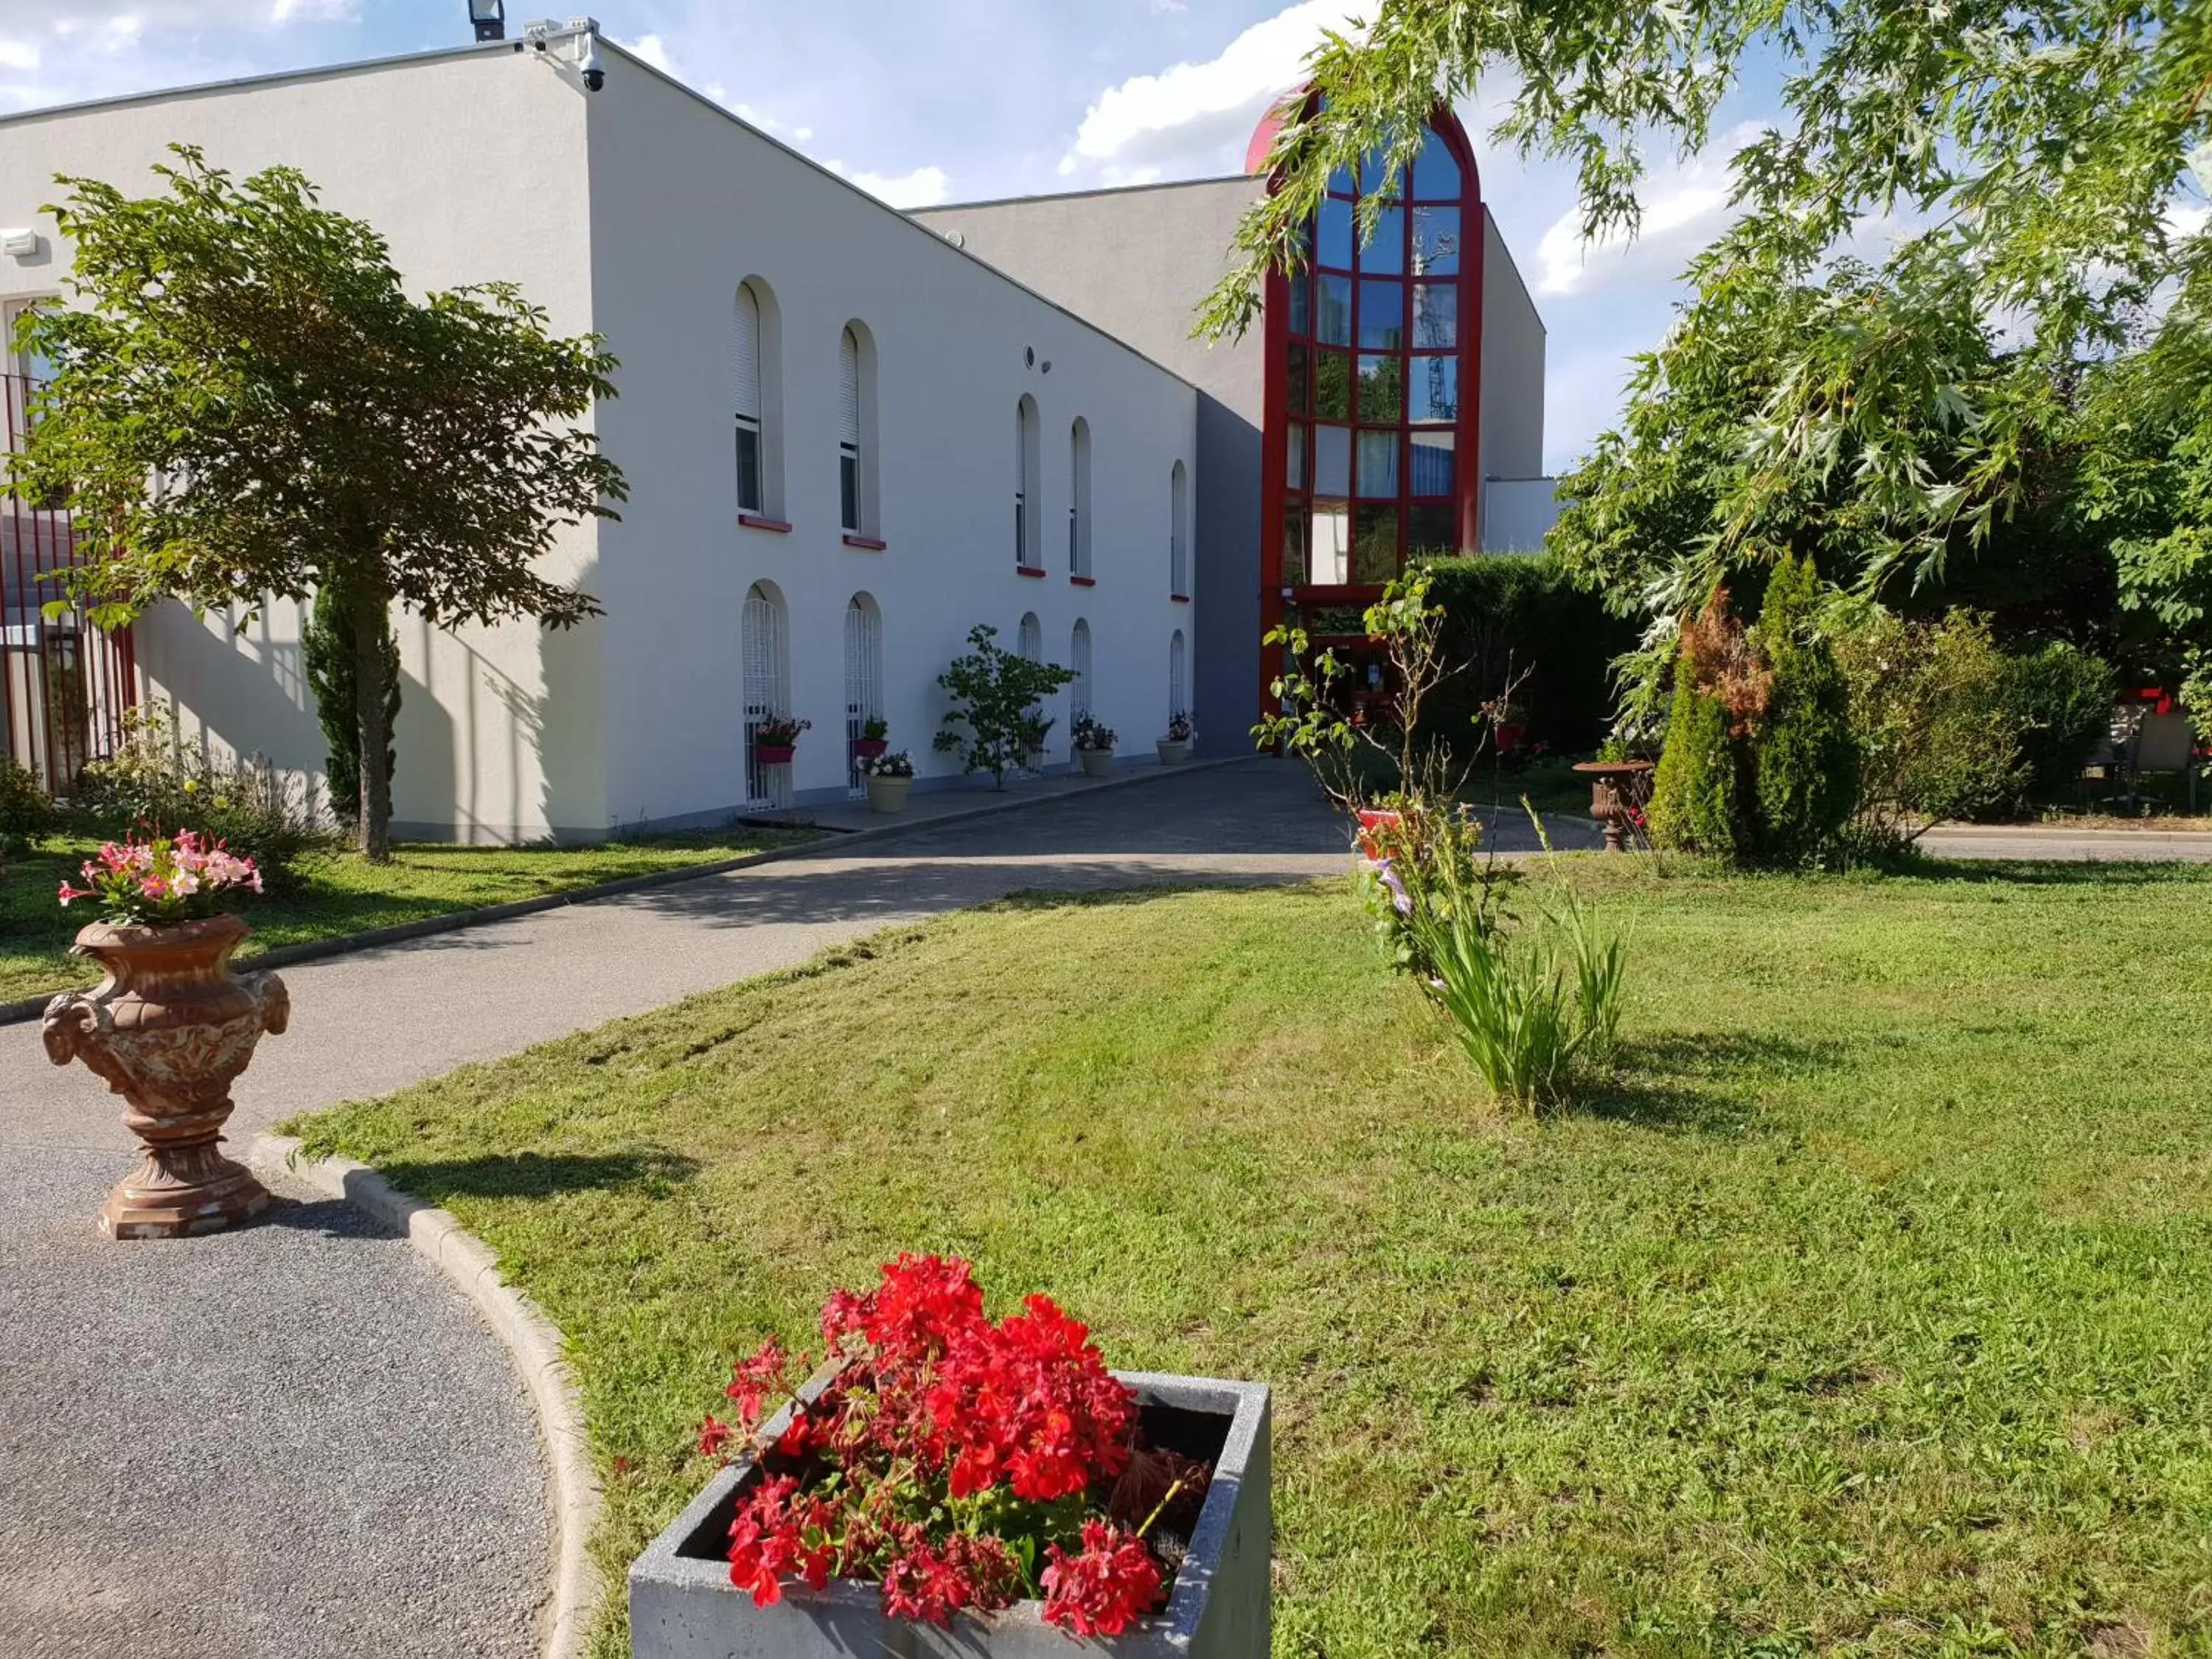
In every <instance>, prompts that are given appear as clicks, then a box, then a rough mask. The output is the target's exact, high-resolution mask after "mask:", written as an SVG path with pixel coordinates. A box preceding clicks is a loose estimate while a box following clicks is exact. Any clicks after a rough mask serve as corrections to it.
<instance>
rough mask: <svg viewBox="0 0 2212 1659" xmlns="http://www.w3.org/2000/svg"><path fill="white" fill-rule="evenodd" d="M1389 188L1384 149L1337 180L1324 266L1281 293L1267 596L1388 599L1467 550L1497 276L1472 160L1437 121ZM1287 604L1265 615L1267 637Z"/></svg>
mask: <svg viewBox="0 0 2212 1659" xmlns="http://www.w3.org/2000/svg"><path fill="white" fill-rule="evenodd" d="M1385 173H1386V168H1385V166H1384V162H1383V156H1382V155H1381V154H1380V153H1379V152H1377V153H1376V154H1374V155H1370V157H1369V158H1368V159H1367V161H1366V162H1365V163H1364V165H1363V166H1361V167H1359V169H1358V178H1357V179H1354V177H1353V176H1352V173H1349V172H1346V171H1342V170H1340V171H1339V172H1337V173H1334V174H1333V175H1331V177H1330V179H1329V180H1328V191H1327V193H1326V194H1325V195H1324V196H1323V197H1322V202H1321V205H1320V208H1319V210H1317V212H1316V215H1315V216H1314V220H1313V222H1312V226H1311V228H1310V235H1311V243H1310V247H1311V252H1312V261H1311V264H1312V269H1311V270H1310V271H1308V272H1300V273H1297V274H1296V275H1293V276H1284V277H1278V278H1274V279H1272V281H1271V285H1270V289H1269V305H1270V307H1271V308H1272V307H1274V306H1275V305H1276V304H1277V303H1278V301H1279V303H1280V307H1281V312H1282V316H1281V323H1280V327H1279V331H1275V332H1274V333H1273V338H1274V339H1275V340H1277V341H1278V342H1279V344H1277V345H1276V346H1275V347H1274V348H1273V350H1274V351H1275V352H1276V353H1277V354H1279V355H1277V356H1271V357H1270V360H1269V362H1268V364H1267V378H1268V398H1267V408H1268V410H1270V415H1269V419H1268V428H1267V446H1268V450H1269V454H1268V458H1267V475H1268V477H1269V478H1270V479H1271V480H1273V479H1274V478H1276V477H1279V478H1280V480H1281V488H1280V489H1279V490H1271V491H1270V493H1269V497H1268V500H1267V502H1266V504H1265V511H1266V515H1267V520H1268V523H1267V551H1266V554H1265V566H1264V572H1265V575H1264V579H1263V582H1262V588H1263V592H1265V593H1267V594H1268V595H1279V593H1280V592H1281V590H1282V589H1284V588H1286V587H1288V588H1298V587H1343V586H1351V587H1358V588H1367V589H1373V588H1376V587H1379V586H1381V585H1382V584H1383V583H1384V582H1387V581H1389V580H1391V579H1392V578H1393V577H1395V575H1396V574H1398V572H1399V571H1400V570H1401V569H1402V568H1404V567H1405V564H1406V562H1407V560H1408V558H1409V557H1411V556H1413V555H1414V554H1417V553H1421V552H1427V551H1434V550H1451V551H1456V550H1458V549H1459V548H1460V547H1461V545H1462V539H1463V536H1465V535H1468V534H1471V533H1472V528H1473V526H1474V501H1475V490H1476V488H1477V484H1478V480H1477V479H1476V478H1475V477H1474V470H1475V469H1474V445H1475V436H1476V431H1475V423H1474V408H1473V404H1474V390H1475V386H1474V371H1475V359H1474V356H1473V343H1474V337H1475V336H1476V335H1477V334H1478V333H1479V331H1480V330H1479V319H1480V314H1481V313H1480V284H1481V276H1482V264H1481V238H1482V204H1481V198H1480V191H1479V190H1478V189H1477V186H1476V180H1475V175H1474V168H1473V152H1472V151H1471V150H1470V149H1468V146H1467V143H1466V135H1465V134H1464V133H1463V132H1462V131H1460V128H1459V125H1458V123H1457V121H1456V120H1455V119H1454V118H1453V117H1452V115H1451V113H1450V112H1449V110H1439V111H1438V112H1437V115H1436V117H1435V118H1434V120H1433V121H1432V123H1431V126H1430V127H1429V129H1428V131H1427V132H1426V134H1425V140H1424V144H1423V148H1422V149H1421V151H1420V153H1419V155H1417V156H1416V157H1415V158H1414V161H1413V165H1412V167H1410V169H1408V170H1407V172H1405V173H1402V174H1401V176H1400V177H1398V178H1395V179H1389V178H1386V177H1385ZM1370 206H1371V208H1372V210H1373V214H1374V234H1373V235H1372V237H1371V238H1370V239H1369V240H1367V241H1366V242H1365V243H1364V245H1363V244H1362V242H1361V240H1360V234H1359V224H1360V220H1359V216H1360V214H1361V212H1362V210H1363V209H1364V207H1370ZM1271 314H1272V309H1271ZM1272 326H1273V325H1271V327H1272ZM1463 382H1464V391H1465V393H1466V396H1465V398H1464V400H1463V399H1462V383H1463ZM1278 387H1279V388H1280V392H1279V393H1278V392H1277V390H1276V389H1277V388H1278ZM1277 411H1279V412H1277ZM1347 597H1350V596H1347ZM1278 607H1279V599H1269V600H1267V601H1265V602H1263V612H1264V614H1263V617H1262V625H1263V626H1265V625H1267V623H1269V622H1271V621H1273V620H1275V619H1277V617H1276V611H1277V608H1278Z"/></svg>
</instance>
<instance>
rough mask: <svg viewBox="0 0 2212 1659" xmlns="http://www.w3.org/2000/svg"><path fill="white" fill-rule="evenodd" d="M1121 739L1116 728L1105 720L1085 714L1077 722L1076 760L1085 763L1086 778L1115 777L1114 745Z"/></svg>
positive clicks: (1084, 773) (1084, 772)
mask: <svg viewBox="0 0 2212 1659" xmlns="http://www.w3.org/2000/svg"><path fill="white" fill-rule="evenodd" d="M1119 741H1120V739H1119V738H1116V737H1115V735H1114V728H1113V727H1112V726H1108V725H1107V724H1105V722H1103V720H1093V719H1092V718H1091V716H1090V715H1088V714H1085V716H1084V717H1083V718H1082V719H1081V720H1078V721H1076V722H1075V758H1076V759H1077V760H1079V761H1080V762H1081V763H1083V775H1084V776H1085V777H1086V778H1105V777H1111V776H1112V775H1114V745H1115V743H1117V742H1119Z"/></svg>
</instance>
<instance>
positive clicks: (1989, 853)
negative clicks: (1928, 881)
mask: <svg viewBox="0 0 2212 1659" xmlns="http://www.w3.org/2000/svg"><path fill="white" fill-rule="evenodd" d="M1920 850H1921V851H1922V852H1923V853H1927V854H1930V855H1932V856H1934V857H1936V858H1942V859H2060V860H2088V861H2091V862H2096V863H2113V864H2118V863H2126V864H2147V863H2154V862H2176V863H2182V864H2208V863H2212V831H2204V830H2195V829H2067V828H2065V827H2064V826H2063V825H2061V824H2050V825H2045V824H2033V825H2021V826H2018V827H2015V826H2013V825H2010V824H1978V823H1960V824H1948V825H1946V826H1944V827H1943V828H1942V829H1930V830H1929V832H1928V833H1927V834H1926V835H1924V836H1922V837H1921V838H1920Z"/></svg>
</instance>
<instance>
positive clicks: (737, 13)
mask: <svg viewBox="0 0 2212 1659" xmlns="http://www.w3.org/2000/svg"><path fill="white" fill-rule="evenodd" d="M1358 9H1361V8H1360V6H1359V5H1358V3H1355V0H1297V3H1285V0H1085V3H1083V4H1080V5H1070V4H1067V3H1066V0H927V3H922V4H916V3H914V0H815V3H812V4H808V5H794V4H792V3H790V0H781V3H769V0H602V3H601V4H600V5H599V9H598V11H597V13H596V15H598V17H599V21H600V24H601V26H602V27H603V28H604V30H605V33H607V34H608V35H609V36H610V37H611V38H612V39H614V40H619V41H622V42H623V43H624V44H625V45H628V46H631V47H633V48H635V49H637V50H639V51H641V52H643V53H644V54H645V55H646V56H647V57H648V58H652V59H653V61H654V62H656V63H658V64H660V65H661V66H662V67H663V68H665V69H666V70H669V71H670V72H671V73H672V74H675V75H677V76H679V77H680V78H682V79H683V80H684V81H686V82H690V84H692V85H694V86H696V87H698V88H702V89H703V90H706V91H708V93H710V94H712V95H714V96H715V97H717V98H719V99H720V100H722V101H723V102H725V103H726V104H728V105H729V106H731V107H732V108H733V109H735V110H737V111H738V113H740V114H742V115H744V116H745V117H746V118H748V119H750V120H752V121H753V122H755V123H756V124H757V125H760V126H762V127H763V128H765V129H766V130H767V131H769V132H771V133H773V134H775V136H776V137H779V138H781V139H782V140H784V141H785V142H786V143H792V144H793V145H795V146H797V147H798V148H799V149H803V150H805V152H807V153H808V154H809V155H812V156H814V157H815V158H816V159H817V160H819V161H824V162H826V163H829V165H832V166H834V167H837V168H838V169H839V170H840V171H842V172H843V173H847V174H848V175H849V176H851V177H853V178H854V179H856V180H857V181H859V182H860V183H861V184H863V185H866V186H867V187H868V188H870V189H872V190H873V191H876V192H877V193H878V195H881V196H883V197H884V198H885V199H886V200H889V201H891V202H894V203H896V204H900V205H904V206H915V205H924V204H931V203H935V202H945V201H961V200H973V199H977V198H981V197H997V196H1008V195H1018V194H1027V193H1031V192H1036V191H1052V190H1068V189H1079V188H1083V187H1086V186H1091V185H1109V184H1116V183H1139V182H1145V181H1148V180H1151V179H1185V178H1203V177H1207V176H1212V175H1216V174H1220V173H1233V172H1235V171H1237V168H1238V167H1239V166H1240V165H1241V163H1242V161H1243V153H1244V146H1245V143H1246V141H1247V140H1248V139H1249V137H1250V134H1251V131H1252V128H1253V126H1254V125H1255V122H1256V121H1257V120H1258V118H1259V117H1260V115H1261V112H1262V111H1263V110H1264V109H1265V107H1266V106H1267V103H1268V102H1269V101H1270V100H1271V99H1272V97H1273V95H1274V94H1276V93H1278V92H1279V91H1280V90H1281V89H1282V88H1284V87H1285V86H1286V85H1288V84H1290V83H1291V82H1294V81H1295V80H1296V79H1297V70H1298V64H1299V61H1300V59H1301V58H1302V57H1303V55H1304V52H1306V50H1307V49H1308V48H1310V46H1312V44H1313V43H1314V41H1315V40H1316V39H1317V38H1318V35H1319V33H1320V31H1321V30H1322V28H1323V27H1331V26H1341V24H1342V23H1343V22H1344V21H1346V19H1347V18H1348V17H1350V16H1351V15H1354V14H1355V13H1356V12H1357V11H1358ZM532 15H536V14H535V12H534V11H533V10H532V9H531V8H530V7H529V6H527V5H526V4H523V5H516V6H515V7H514V9H513V10H511V11H510V13H509V19H508V22H509V28H510V32H516V33H519V32H520V24H521V22H522V21H523V20H524V19H526V18H527V17H530V16H532ZM564 15H566V14H564ZM467 38H468V23H467V11H466V6H465V0H435V3H432V0H0V111H4V110H9V109H15V108H23V107H27V106H32V105H36V104H52V103H63V102H74V101H76V100H82V99H85V98H92V97H100V96H105V95H107V94H114V93H121V92H131V91H138V90H143V89H146V88H155V87H162V86H175V85H181V84H186V83H189V82H197V81H206V80H216V79H222V78H225V77H228V76H238V75H246V74H252V73H257V72H261V71H264V70H283V69H296V68H301V67H305V66H308V65H313V64H328V63H337V62H342V61H344V60H346V59H349V58H368V57H376V56H381V55H385V54H389V53H393V52H410V51H416V50H420V49H422V48H427V47H433V46H446V45H450V44H453V43H454V42H456V41H459V40H465V39H467ZM1764 90H1765V92H1766V93H1767V94H1768V96H1767V97H1766V98H1761V97H1760V96H1759V95H1757V93H1756V92H1753V93H1747V94H1745V95H1743V96H1741V97H1740V98H1738V99H1737V100H1735V104H1736V105H1738V106H1740V107H1737V108H1734V109H1731V110H1730V111H1728V112H1724V113H1725V115H1726V118H1725V119H1724V120H1723V122H1722V123H1721V124H1720V127H1719V129H1718V131H1722V132H1723V134H1724V135H1730V134H1734V133H1737V132H1744V131H1749V130H1750V127H1751V125H1752V124H1753V123H1754V122H1756V121H1757V120H1759V119H1760V118H1764V117H1765V116H1766V115H1767V114H1768V113H1769V112H1770V111H1771V86H1770V87H1769V88H1765V89H1764ZM1464 113H1465V114H1466V116H1467V118H1468V127H1469V130H1470V131H1472V132H1474V134H1475V135H1476V138H1477V142H1478V144H1480V143H1481V139H1482V133H1481V126H1482V123H1481V120H1480V112H1479V111H1475V110H1472V109H1470V110H1468V111H1466V112H1464ZM1728 143H1729V138H1728V137H1723V139H1722V141H1721V143H1720V145H1719V149H1720V150H1721V151H1723V152H1724V151H1725V149H1726V148H1727V147H1728ZM1482 181H1483V188H1484V193H1485V195H1486V197H1488V199H1489V202H1490V205H1491V210H1492V213H1494V214H1495V215H1496V216H1497V218H1498V224H1499V226H1500V228H1502V229H1503V230H1504V234H1505V238H1506V242H1507V245H1508V246H1510V248H1511V249H1512V251H1513V254H1514V258H1515V260H1516V263H1517V264H1518V265H1519V266H1520V269H1521V272H1522V276H1523V278H1524V280H1526V282H1527V283H1528V287H1529V289H1530V290H1531V292H1532V293H1533V294H1534V296H1535V301H1536V305H1537V308H1538V310H1539V311H1540V312H1541V313H1542V315H1543V318H1544V321H1545V323H1546V325H1547V329H1548V331H1549V372H1548V377H1547V380H1548V384H1547V419H1546V445H1545V447H1546V465H1547V467H1550V468H1552V469H1554V470H1556V469H1558V468H1560V467H1563V466H1565V465H1568V464H1570V463H1571V461H1572V460H1573V459H1575V458H1576V457H1577V455H1579V454H1581V453H1583V451H1584V450H1585V449H1586V448H1587V447H1588V446H1589V441H1590V440H1591V439H1592V438H1593V437H1595V435H1596V434H1597V433H1598V432H1599V431H1600V430H1601V429H1602V428H1604V427H1605V426H1606V425H1607V424H1608V423H1609V422H1611V421H1612V419H1613V416H1614V413H1615V411H1616V410H1617V409H1618V407H1619V403H1620V385H1621V380H1622V378H1623V376H1624V374H1625V373H1626V366H1627V364H1626V360H1627V357H1628V355H1629V354H1630V353H1632V352H1634V351H1637V350H1640V349H1645V348H1647V347H1649V346H1650V345H1652V344H1654V343H1656V342H1657V340H1658V338H1659V337H1660V335H1661V333H1662V331H1663V330H1664V329H1665V327H1666V325H1667V320H1668V314H1669V307H1670V306H1671V305H1672V303H1673V301H1674V298H1675V295H1676V294H1677V289H1676V287H1675V284H1674V275H1675V273H1676V272H1677V271H1678V270H1680V267H1681V265H1682V264H1683V262H1684V261H1685V260H1686V258H1687V257H1688V256H1689V254H1690V253H1691V252H1692V251H1693V250H1694V249H1695V248H1696V247H1697V246H1699V245H1700V244H1701V243H1702V242H1703V241H1704V240H1706V239H1707V238H1708V237H1710V236H1711V234H1713V233H1714V232H1715V231H1716V230H1717V229H1718V228H1719V227H1720V225H1721V223H1722V222H1723V215H1724V210H1725V191H1726V185H1727V167H1726V163H1725V161H1724V159H1723V158H1722V156H1721V155H1709V156H1708V157H1707V158H1705V159H1702V160H1697V161H1691V162H1688V163H1686V164H1683V163H1677V162H1675V161H1673V160H1672V159H1671V158H1669V157H1668V156H1666V155H1659V156H1657V157H1656V158H1655V165H1654V167H1653V170H1652V177H1651V181H1650V190H1649V191H1648V192H1647V196H1646V205H1645V227H1646V228H1645V233H1644V235H1643V236H1641V237H1640V238H1638V240H1637V241H1636V242H1635V243H1634V244H1633V245H1632V246H1626V247H1617V246H1616V247H1607V248H1598V249H1591V250H1585V249H1584V248H1583V247H1582V246H1581V245H1580V242H1579V240H1578V239H1577V236H1576V235H1575V234H1574V232H1573V228H1572V220H1573V207H1574V197H1573V187H1572V180H1571V175H1570V174H1569V173H1568V172H1567V170H1566V169H1565V168H1564V167H1560V166H1559V165H1558V164H1555V163H1545V162H1539V163H1535V164H1524V163H1523V162H1522V161H1520V160H1519V159H1518V158H1516V157H1515V156H1512V155H1499V154H1497V153H1494V152H1492V151H1491V150H1489V149H1485V150H1484V153H1483V166H1482ZM497 274H498V273H496V272H486V273H485V275H486V276H495V275H497Z"/></svg>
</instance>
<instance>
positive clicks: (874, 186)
mask: <svg viewBox="0 0 2212 1659" xmlns="http://www.w3.org/2000/svg"><path fill="white" fill-rule="evenodd" d="M822 165H823V167H828V168H829V171H830V172H832V173H836V174H837V175H839V176H840V177H841V178H844V179H850V180H851V181H852V182H853V183H854V184H856V185H859V186H860V188H861V189H862V190H865V191H867V192H868V194H869V195H871V196H872V197H875V198H876V199H877V200H878V201H881V202H887V203H889V204H890V205H891V206H893V207H895V208H926V207H936V206H937V205H939V204H940V203H944V202H949V201H951V199H952V180H951V178H950V177H949V176H948V175H947V174H946V173H945V169H944V168H943V167H916V168H915V170H914V171H913V172H911V173H900V174H898V175H897V176H896V177H889V176H886V175H885V174H883V173H866V172H862V173H855V172H854V170H853V169H852V168H850V167H847V166H846V165H845V164H844V163H843V162H842V161H824V162H823V164H822Z"/></svg>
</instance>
